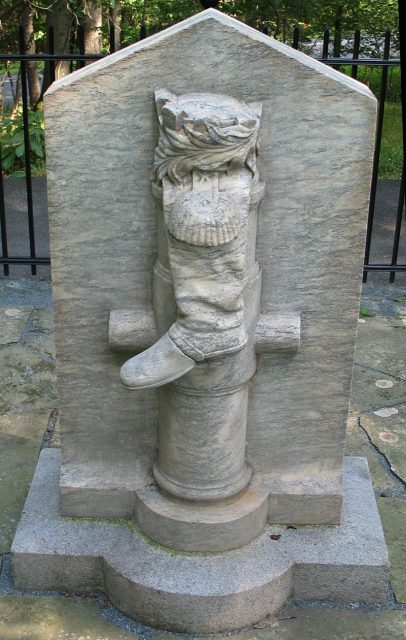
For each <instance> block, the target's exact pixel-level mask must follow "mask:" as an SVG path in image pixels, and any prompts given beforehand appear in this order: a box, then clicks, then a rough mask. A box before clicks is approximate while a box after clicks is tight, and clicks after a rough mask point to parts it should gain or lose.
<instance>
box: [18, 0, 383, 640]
mask: <svg viewBox="0 0 406 640" xmlns="http://www.w3.org/2000/svg"><path fill="white" fill-rule="evenodd" d="M46 125H47V127H46V130H47V159H48V176H49V177H48V180H49V209H50V224H51V240H52V273H53V284H54V299H55V312H56V340H57V359H58V386H59V396H60V408H61V430H62V452H61V453H60V452H59V451H57V450H44V451H43V453H42V454H41V457H40V460H39V463H38V467H37V471H36V475H35V477H34V481H33V484H32V487H31V491H30V494H29V496H28V499H27V503H26V507H25V510H24V513H23V516H22V519H21V522H20V525H19V528H18V531H17V533H16V536H15V540H14V543H13V548H12V553H13V576H14V582H15V584H16V586H18V587H22V588H28V589H66V590H69V591H72V590H73V591H79V592H84V593H91V592H94V591H100V590H101V591H104V592H105V594H106V595H107V597H108V598H109V599H111V601H112V602H113V603H114V604H115V605H116V606H117V607H118V608H119V609H120V610H121V611H123V612H124V613H126V614H127V615H129V616H132V617H134V618H136V619H138V620H140V621H142V622H144V623H146V624H148V625H152V626H157V627H161V628H165V629H173V630H177V631H187V632H199V631H200V632H211V631H229V630H232V629H237V628H240V627H243V626H247V625H249V624H252V623H254V622H257V621H258V620H260V619H261V618H264V617H266V616H267V615H272V614H274V613H276V612H277V611H278V610H279V609H280V608H281V607H282V606H283V605H284V603H285V602H287V601H288V600H289V599H290V598H307V599H318V600H320V599H330V600H340V601H365V602H379V601H382V600H383V599H384V597H385V591H386V585H387V580H388V561H387V553H386V546H385V541H384V537H383V532H382V527H381V524H380V520H379V515H378V512H377V508H376V504H375V498H374V493H373V489H372V485H371V481H370V478H369V474H368V469H367V464H366V461H365V460H364V459H361V458H359V459H357V458H350V459H344V460H343V447H344V438H345V425H346V418H347V412H348V399H349V392H350V384H351V373H352V362H353V352H354V345H355V337H356V327H357V318H358V309H359V296H360V286H361V269H362V253H363V243H364V234H365V226H366V211H367V202H368V193H369V181H370V172H371V160H372V153H373V136H374V126H375V98H374V97H373V96H372V94H371V93H370V92H369V90H368V89H367V88H366V87H365V86H364V85H362V84H360V83H358V82H356V81H355V80H353V79H351V78H348V77H346V76H344V75H342V74H340V73H338V72H336V71H334V70H332V69H330V68H328V67H326V66H324V65H322V64H320V63H318V62H316V61H314V60H312V59H310V58H308V57H307V56H305V55H303V54H301V53H299V52H297V51H294V50H293V49H291V48H289V47H287V46H285V45H283V44H280V43H279V42H277V41H275V40H273V39H272V38H269V37H268V36H265V35H263V34H261V33H259V32H257V31H255V30H253V29H251V28H249V27H247V26H245V25H243V24H241V23H239V22H238V21H236V20H234V19H232V18H229V17H226V16H224V15H223V14H221V13H219V12H217V11H215V10H213V9H209V10H207V11H204V12H202V13H200V14H198V15H196V16H194V17H192V18H190V19H188V20H186V21H184V22H182V23H180V24H177V25H175V26H174V27H171V28H170V29H167V30H166V31H163V32H162V33H159V34H157V35H154V36H151V37H150V38H147V39H146V40H143V41H142V42H139V43H137V44H135V45H132V46H130V47H127V48H126V49H124V50H122V51H119V52H117V53H116V54H113V55H111V56H109V57H108V58H105V59H104V60H101V61H99V62H97V63H94V64H92V65H91V66H88V67H86V68H84V69H81V70H80V71H77V72H76V73H73V74H71V75H70V76H67V77H65V78H63V79H62V80H60V81H58V82H55V83H54V84H53V85H52V87H51V89H50V90H49V91H48V93H47V95H46ZM84 518H85V520H84Z"/></svg>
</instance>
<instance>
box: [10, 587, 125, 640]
mask: <svg viewBox="0 0 406 640" xmlns="http://www.w3.org/2000/svg"><path fill="white" fill-rule="evenodd" d="M0 637H1V640H137V635H136V634H134V633H132V632H130V631H125V630H123V629H119V628H118V627H116V626H115V625H114V624H112V623H111V622H108V621H107V620H106V619H105V618H103V616H102V613H101V611H100V607H99V605H98V603H97V602H96V601H95V600H93V599H87V598H66V597H59V598H58V597H56V596H53V597H41V596H36V597H35V596H15V595H7V596H0Z"/></svg>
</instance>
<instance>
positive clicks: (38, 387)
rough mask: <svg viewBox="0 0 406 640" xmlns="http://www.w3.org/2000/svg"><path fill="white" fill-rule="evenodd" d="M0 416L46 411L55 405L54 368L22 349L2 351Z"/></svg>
mask: <svg viewBox="0 0 406 640" xmlns="http://www.w3.org/2000/svg"><path fill="white" fill-rule="evenodd" d="M1 363H2V366H1V368H0V386H1V388H2V393H1V399H0V414H6V413H8V412H16V413H20V412H23V411H27V410H33V409H34V408H35V412H39V411H42V410H48V411H50V410H51V409H52V408H53V407H54V406H55V402H56V380H55V372H54V364H53V362H50V361H49V360H44V359H43V358H41V356H40V355H39V354H36V353H34V352H33V351H31V350H29V349H26V348H24V347H23V346H22V345H19V344H18V345H17V344H16V345H10V346H8V347H3V352H2V357H1Z"/></svg>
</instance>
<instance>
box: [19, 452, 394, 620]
mask: <svg viewBox="0 0 406 640" xmlns="http://www.w3.org/2000/svg"><path fill="white" fill-rule="evenodd" d="M60 463H61V460H60V453H59V451H58V450H56V449H45V450H44V451H43V452H42V454H41V456H40V459H39V462H38V466H37V470H36V473H35V476H34V479H33V482H32V486H31V489H30V493H29V495H28V498H27V501H26V504H25V508H24V511H23V515H22V518H21V521H20V524H19V527H18V530H17V533H16V535H15V538H14V542H13V546H12V562H13V579H14V584H15V586H16V587H17V588H19V589H28V590H29V589H58V590H66V591H75V592H82V593H91V592H95V591H104V593H105V594H106V596H107V597H108V598H109V599H110V600H111V602H112V603H113V604H114V605H115V606H116V607H117V608H118V609H120V610H121V611H123V612H124V613H125V614H127V615H128V616H130V617H132V618H135V619H137V620H139V621H141V622H144V623H145V624H148V625H151V626H154V627H159V628H162V629H171V630H174V631H184V632H218V631H230V630H233V629H238V628H241V627H245V626H249V625H251V624H253V623H255V622H258V621H259V620H261V619H262V618H265V617H266V616H267V615H270V614H274V613H276V612H277V611H278V610H279V609H280V608H281V607H282V606H283V605H284V604H285V603H286V602H287V601H288V600H289V599H290V598H301V599H309V600H314V599H317V600H324V599H325V600H336V601H343V602H357V601H358V602H382V601H383V600H384V599H385V592H386V587H387V582H388V573H389V566H388V557H387V550H386V544H385V539H384V535H383V531H382V527H381V522H380V518H379V514H378V511H377V507H376V501H375V496H374V492H373V489H372V485H371V480H370V477H369V473H368V466H367V463H366V460H364V459H363V458H347V459H346V460H345V473H344V511H343V517H342V522H341V525H333V526H301V527H298V528H297V529H287V528H286V527H283V526H281V525H268V526H267V527H266V529H265V531H264V532H263V533H262V534H261V535H260V536H259V537H258V538H256V539H255V540H254V541H253V542H251V543H250V544H248V545H246V546H244V547H242V548H240V549H235V550H232V551H226V552H221V553H210V554H203V553H180V552H174V551H171V550H170V549H167V548H165V547H161V546H158V545H157V544H156V543H152V542H151V541H149V539H147V538H146V537H145V536H144V535H143V534H141V533H140V532H139V530H138V529H136V528H135V527H133V526H131V525H132V524H133V523H130V522H129V524H128V526H126V524H125V523H124V521H121V523H120V524H117V522H114V521H102V522H100V521H97V520H86V519H85V520H81V519H74V518H64V517H61V516H60V515H59V472H60ZM279 534H280V537H279V538H277V539H275V536H278V535H279ZM271 536H272V537H271Z"/></svg>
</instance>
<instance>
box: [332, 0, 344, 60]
mask: <svg viewBox="0 0 406 640" xmlns="http://www.w3.org/2000/svg"><path fill="white" fill-rule="evenodd" d="M343 11H344V7H343V5H341V4H339V5H337V8H336V13H335V17H334V41H333V56H334V57H335V58H339V57H340V56H341V20H342V17H343Z"/></svg>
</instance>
